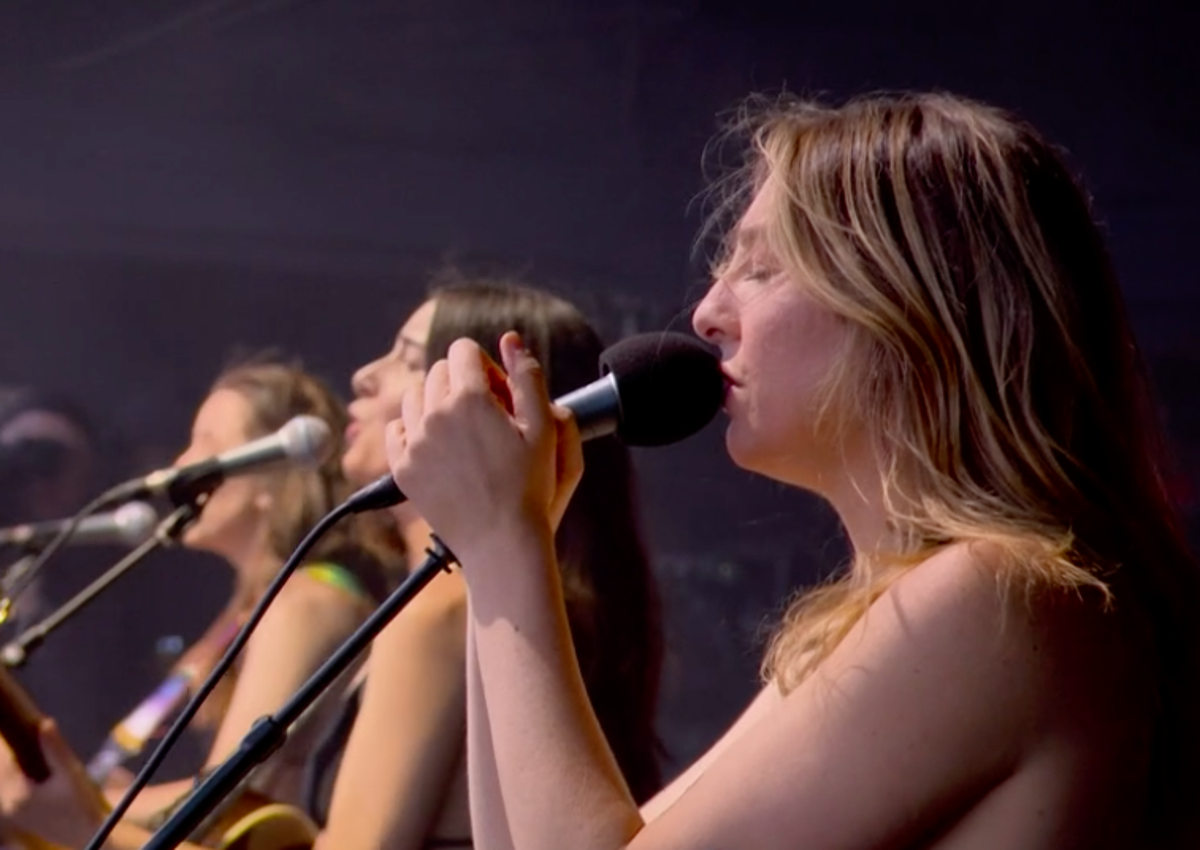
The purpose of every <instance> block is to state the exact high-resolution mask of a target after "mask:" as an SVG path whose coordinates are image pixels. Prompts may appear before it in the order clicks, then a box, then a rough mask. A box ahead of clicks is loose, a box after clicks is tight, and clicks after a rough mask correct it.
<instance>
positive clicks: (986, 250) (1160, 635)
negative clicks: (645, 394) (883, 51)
mask: <svg viewBox="0 0 1200 850" xmlns="http://www.w3.org/2000/svg"><path fill="white" fill-rule="evenodd" d="M738 129H739V130H741V131H743V132H745V133H746V135H747V137H748V139H749V146H748V150H749V156H748V159H747V162H746V164H745V165H744V167H743V168H742V169H741V170H740V172H739V173H738V174H737V175H735V176H734V178H733V180H732V181H731V182H730V183H728V184H727V185H730V186H732V188H733V191H732V192H731V193H727V194H725V195H724V199H725V201H724V212H725V213H732V214H739V213H740V212H741V211H743V210H744V209H745V205H746V204H747V203H748V201H749V199H750V198H751V197H752V196H753V195H755V194H757V193H758V192H760V191H768V192H769V195H767V196H766V197H765V198H764V200H768V201H769V203H770V204H771V207H770V212H769V214H768V221H769V223H768V227H767V239H768V244H769V246H770V248H771V250H772V251H773V252H774V254H775V255H776V257H778V258H779V260H780V261H781V262H782V263H783V264H784V265H785V267H786V268H788V269H790V270H791V271H792V272H794V275H793V276H794V277H795V278H796V279H797V280H798V281H800V282H801V283H799V284H798V285H802V286H805V287H806V291H808V292H809V294H810V295H811V296H812V297H813V298H815V299H816V300H817V301H818V302H819V303H821V304H823V305H824V306H825V307H827V308H828V309H829V310H831V311H833V312H834V313H835V314H836V315H838V316H840V317H841V318H842V319H843V320H844V322H845V324H846V326H847V328H848V329H849V333H848V335H847V339H848V342H847V348H846V351H845V352H844V356H843V357H840V358H836V359H837V361H838V363H839V366H838V367H837V368H836V369H835V371H834V373H833V374H830V375H829V376H828V380H827V381H826V383H825V384H824V387H823V390H824V405H823V409H824V410H825V411H826V412H827V413H836V414H837V416H836V417H834V418H837V419H839V420H840V419H841V417H842V416H846V417H853V420H851V421H860V422H864V423H868V428H869V430H870V431H871V432H872V433H871V439H872V441H873V443H874V446H873V448H874V450H875V451H876V452H877V456H878V457H879V458H881V459H883V461H884V468H885V475H884V482H883V484H884V493H885V506H886V510H887V513H888V518H889V521H890V525H891V531H892V532H893V533H894V534H895V536H896V539H897V540H898V541H899V542H898V544H897V545H896V547H895V549H894V551H891V552H889V553H887V556H886V557H865V556H859V557H858V558H857V560H856V561H855V562H854V563H853V564H852V565H851V568H850V570H849V571H848V573H846V574H845V575H843V576H842V577H840V578H838V579H836V580H834V581H832V582H830V583H827V584H826V585H824V586H823V587H821V588H819V589H817V590H815V591H813V592H810V593H809V594H807V595H804V596H802V597H801V598H800V599H799V600H798V601H796V602H794V603H793V604H792V606H791V608H790V610H789V611H788V613H787V614H786V615H785V618H784V622H783V623H782V625H781V627H780V628H779V629H778V631H777V633H776V635H775V637H774V639H773V640H772V642H771V645H770V647H769V649H768V652H767V654H766V658H765V661H764V667H763V670H764V675H765V676H766V677H767V678H770V679H774V680H776V681H777V682H778V683H779V685H780V686H781V687H782V688H783V689H784V690H785V691H786V690H789V689H791V688H794V687H795V686H796V685H797V684H798V683H799V682H800V681H801V680H802V679H803V678H804V677H805V676H806V675H808V674H809V673H810V672H811V671H812V670H813V669H814V668H815V667H816V666H817V665H818V664H819V663H820V662H821V661H822V660H823V659H824V658H825V657H827V655H828V654H829V652H830V651H832V649H833V648H834V647H835V646H836V645H837V644H838V642H839V641H840V640H842V639H843V638H844V637H845V635H846V634H847V633H848V632H849V630H850V629H851V628H852V627H853V626H854V624H855V623H856V622H857V621H858V620H859V619H860V618H861V617H862V615H863V614H864V612H865V611H866V610H867V608H868V607H869V606H870V604H871V603H872V602H873V601H874V600H875V599H876V598H878V596H879V595H880V594H881V593H883V592H884V591H885V590H886V588H887V587H888V586H889V585H890V584H891V583H892V582H893V581H894V580H895V579H896V577H897V576H899V575H902V574H903V573H904V571H905V570H907V569H909V568H911V567H912V566H913V565H915V564H916V563H918V562H920V561H921V560H923V559H924V558H926V557H928V556H929V555H930V554H931V553H932V552H934V551H935V550H937V549H938V548H939V547H942V546H944V545H947V544H949V543H952V542H957V541H992V542H995V543H998V544H999V545H1000V548H1001V551H1003V552H1006V553H1008V555H1009V557H1008V558H1007V563H1006V565H1005V569H1004V570H1003V571H1002V572H1003V575H1002V579H1003V580H1004V581H1005V583H1006V584H1005V586H1011V585H1012V584H1014V583H1018V584H1022V585H1024V587H1025V588H1026V590H1030V589H1037V588H1061V589H1067V590H1069V591H1073V592H1078V593H1089V592H1094V593H1096V594H1097V595H1098V596H1099V597H1100V598H1101V599H1102V600H1103V601H1104V602H1105V604H1113V605H1116V606H1123V610H1125V611H1127V612H1129V611H1132V612H1133V618H1134V619H1133V621H1134V622H1135V623H1136V624H1137V625H1136V628H1139V629H1141V630H1142V633H1143V634H1144V635H1146V637H1147V639H1148V640H1149V642H1150V645H1151V646H1152V647H1153V653H1154V657H1153V658H1148V659H1146V663H1147V665H1149V666H1152V667H1153V669H1154V672H1155V673H1156V674H1157V676H1156V680H1157V683H1158V694H1157V696H1158V700H1159V706H1160V716H1159V720H1158V725H1157V732H1156V737H1157V744H1156V751H1157V754H1156V756H1155V759H1156V762H1157V765H1158V767H1157V768H1156V769H1155V778H1154V780H1153V782H1154V788H1153V789H1152V791H1151V794H1152V800H1153V805H1157V806H1165V807H1168V808H1171V807H1174V810H1175V811H1179V810H1180V809H1181V808H1182V805H1181V804H1179V803H1171V802H1170V801H1171V800H1175V801H1178V800H1182V799H1185V798H1187V797H1188V795H1189V794H1192V793H1194V791H1193V790H1187V789H1189V788H1190V787H1191V784H1192V781H1191V780H1190V779H1188V778H1187V777H1190V772H1192V767H1193V765H1192V764H1189V761H1188V760H1189V759H1190V758H1192V756H1193V754H1194V753H1195V752H1196V750H1195V749H1194V746H1195V743H1196V742H1195V740H1194V736H1191V735H1190V734H1189V732H1188V730H1189V729H1190V727H1191V725H1192V724H1194V720H1195V718H1194V717H1191V716H1190V713H1191V712H1192V711H1193V710H1194V709H1193V706H1196V705H1197V700H1196V680H1197V678H1198V676H1197V673H1198V669H1197V658H1196V649H1195V644H1196V642H1197V641H1196V635H1195V627H1193V626H1192V625H1191V622H1190V621H1192V620H1194V619H1195V618H1196V616H1197V612H1198V610H1200V602H1198V600H1200V592H1198V590H1197V584H1198V581H1197V573H1196V570H1195V567H1194V564H1193V562H1192V560H1191V556H1190V555H1189V553H1188V552H1187V549H1186V545H1185V544H1184V543H1183V536H1182V533H1181V530H1180V526H1179V522H1178V519H1177V516H1176V513H1175V510H1174V506H1173V505H1172V504H1171V502H1170V500H1169V498H1168V496H1167V491H1166V488H1165V486H1164V482H1163V476H1162V474H1161V470H1162V469H1163V466H1164V465H1163V463H1162V457H1163V455H1162V445H1163V443H1162V439H1161V434H1160V429H1159V427H1158V424H1157V422H1156V414H1155V409H1154V406H1153V404H1152V400H1151V397H1150V396H1151V394H1150V392H1149V390H1148V382H1147V380H1146V377H1145V373H1144V368H1143V365H1142V361H1141V358H1140V355H1139V353H1138V351H1137V348H1136V346H1135V344H1134V340H1133V335H1132V332H1131V330H1130V328H1129V325H1128V320H1127V318H1126V315H1125V309H1124V305H1123V302H1122V298H1121V294H1120V291H1119V287H1118V284H1117V280H1116V276H1115V274H1114V271H1113V268H1112V264H1111V261H1110V259H1109V257H1108V254H1107V251H1106V249H1105V246H1104V241H1103V238H1102V236H1101V234H1100V232H1099V229H1098V228H1097V226H1096V224H1095V222H1094V220H1093V217H1092V214H1091V209H1090V204H1089V200H1088V198H1087V196H1086V195H1085V194H1084V192H1083V191H1082V189H1081V188H1080V187H1079V185H1078V184H1077V182H1076V181H1075V179H1074V178H1073V177H1072V175H1071V173H1070V171H1069V170H1068V168H1067V166H1066V165H1065V164H1064V161H1063V159H1062V157H1061V156H1060V155H1059V154H1058V153H1057V152H1056V151H1055V150H1054V149H1052V148H1051V147H1050V146H1049V145H1048V144H1047V143H1046V142H1045V141H1043V140H1042V138H1041V137H1040V136H1039V135H1038V134H1037V132H1036V131H1035V130H1033V128H1031V127H1030V126H1029V125H1027V124H1025V123H1023V122H1022V121H1020V120H1017V119H1016V118H1014V117H1013V116H1011V115H1009V114H1007V113H1005V112H1003V111H1001V110H998V109H995V108H992V107H989V106H985V105H982V104H979V103H975V102H972V101H969V100H965V99H962V98H958V97H954V96H950V95H944V94H911V95H898V96H891V95H877V96H872V97H867V98H863V99H859V100H855V101H852V102H850V103H848V104H847V105H845V106H842V107H840V108H824V107H821V106H818V105H814V104H811V103H803V102H796V101H790V100H782V101H778V102H773V103H764V102H762V101H759V102H756V103H753V104H751V105H750V107H748V108H747V109H746V110H745V111H744V112H743V113H742V114H741V116H740V122H739V124H738ZM1184 740H1187V741H1188V742H1189V743H1188V746H1187V747H1185V746H1183V741H1184ZM1189 748H1191V749H1189ZM1191 799H1195V798H1194V797H1192V798H1191ZM1165 820H1166V819H1164V822H1165Z"/></svg>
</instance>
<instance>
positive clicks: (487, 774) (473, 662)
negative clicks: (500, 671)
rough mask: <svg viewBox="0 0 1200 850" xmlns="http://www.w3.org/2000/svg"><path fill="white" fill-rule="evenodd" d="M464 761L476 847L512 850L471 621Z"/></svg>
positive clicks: (468, 642) (491, 849)
mask: <svg viewBox="0 0 1200 850" xmlns="http://www.w3.org/2000/svg"><path fill="white" fill-rule="evenodd" d="M467 764H468V768H467V772H468V774H469V778H470V784H471V795H470V796H471V826H472V830H473V832H474V833H475V847H476V850H514V848H513V843H512V834H511V833H510V831H509V828H508V817H507V815H505V813H504V798H503V796H501V792H500V776H499V774H497V773H496V753H495V749H494V748H493V745H492V729H491V725H490V723H489V722H488V716H487V701H486V700H485V699H484V694H483V678H482V676H481V675H480V671H479V658H478V657H477V650H476V649H475V627H474V625H472V624H468V627H467Z"/></svg>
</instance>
